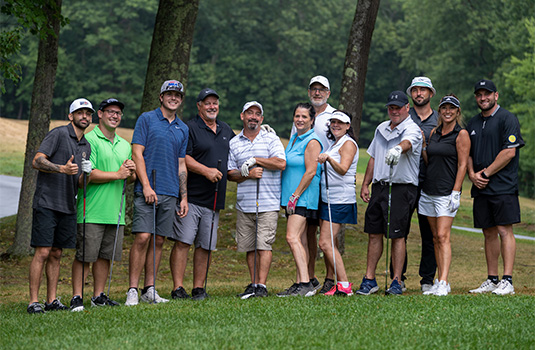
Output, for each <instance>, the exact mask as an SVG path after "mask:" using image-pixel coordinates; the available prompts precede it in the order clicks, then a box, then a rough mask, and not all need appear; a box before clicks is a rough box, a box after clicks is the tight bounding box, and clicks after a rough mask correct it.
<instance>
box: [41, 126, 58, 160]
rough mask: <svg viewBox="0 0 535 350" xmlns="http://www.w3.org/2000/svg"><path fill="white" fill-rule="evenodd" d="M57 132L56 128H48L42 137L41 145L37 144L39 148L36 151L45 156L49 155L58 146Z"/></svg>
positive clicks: (54, 151)
mask: <svg viewBox="0 0 535 350" xmlns="http://www.w3.org/2000/svg"><path fill="white" fill-rule="evenodd" d="M58 141H59V132H58V130H57V129H52V130H50V131H49V132H48V133H47V134H46V136H45V138H44V139H43V142H41V145H40V146H39V149H38V150H37V152H40V153H43V154H46V155H47V157H51V156H52V155H53V154H54V153H56V151H57V150H58V147H59V142H58Z"/></svg>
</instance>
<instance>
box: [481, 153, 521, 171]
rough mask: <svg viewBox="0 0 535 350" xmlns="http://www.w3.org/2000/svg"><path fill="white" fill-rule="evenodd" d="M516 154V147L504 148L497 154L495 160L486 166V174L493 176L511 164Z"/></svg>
mask: <svg viewBox="0 0 535 350" xmlns="http://www.w3.org/2000/svg"><path fill="white" fill-rule="evenodd" d="M515 155H516V148H506V149H502V150H501V151H500V153H498V155H497V156H496V159H494V162H492V163H491V164H490V165H489V166H488V167H486V168H485V175H487V176H488V177H491V176H492V175H494V174H496V173H497V172H499V171H500V170H502V169H503V168H505V166H506V165H507V164H509V162H510V161H511V160H512V159H513V158H514V157H515Z"/></svg>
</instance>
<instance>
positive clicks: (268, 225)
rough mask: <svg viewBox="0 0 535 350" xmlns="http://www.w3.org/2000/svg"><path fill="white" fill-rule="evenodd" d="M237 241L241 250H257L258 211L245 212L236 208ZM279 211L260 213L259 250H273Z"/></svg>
mask: <svg viewBox="0 0 535 350" xmlns="http://www.w3.org/2000/svg"><path fill="white" fill-rule="evenodd" d="M236 214H237V216H236V243H237V244H238V251H239V252H251V251H254V250H255V232H256V222H255V221H256V213H244V212H241V211H239V210H236ZM278 219H279V212H278V211H267V212H264V213H258V237H257V243H256V247H257V249H258V250H272V248H271V246H272V244H273V243H274V242H275V235H276V233H277V221H278Z"/></svg>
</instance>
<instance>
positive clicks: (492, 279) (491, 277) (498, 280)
mask: <svg viewBox="0 0 535 350" xmlns="http://www.w3.org/2000/svg"><path fill="white" fill-rule="evenodd" d="M487 279H489V280H490V281H491V282H492V283H494V284H498V283H500V278H499V277H498V276H491V275H489V276H488V277H487Z"/></svg>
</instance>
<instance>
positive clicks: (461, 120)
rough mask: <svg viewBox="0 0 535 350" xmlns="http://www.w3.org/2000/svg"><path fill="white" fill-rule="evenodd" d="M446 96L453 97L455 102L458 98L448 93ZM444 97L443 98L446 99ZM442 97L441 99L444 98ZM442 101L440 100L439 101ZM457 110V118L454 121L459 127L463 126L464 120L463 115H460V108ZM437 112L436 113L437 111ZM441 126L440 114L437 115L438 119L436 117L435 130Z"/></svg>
mask: <svg viewBox="0 0 535 350" xmlns="http://www.w3.org/2000/svg"><path fill="white" fill-rule="evenodd" d="M446 96H453V97H455V98H456V99H457V100H459V98H458V97H457V96H455V94H454V93H450V94H447V95H446ZM446 96H444V97H446ZM444 97H442V98H444ZM441 101H442V99H441ZM457 108H458V109H459V115H457V118H455V121H456V122H457V124H459V125H460V126H464V120H463V113H462V110H461V107H457ZM438 109H440V107H438ZM437 112H438V111H437ZM441 125H442V118H440V114H439V117H438V122H437V128H438V127H439V126H441Z"/></svg>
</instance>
